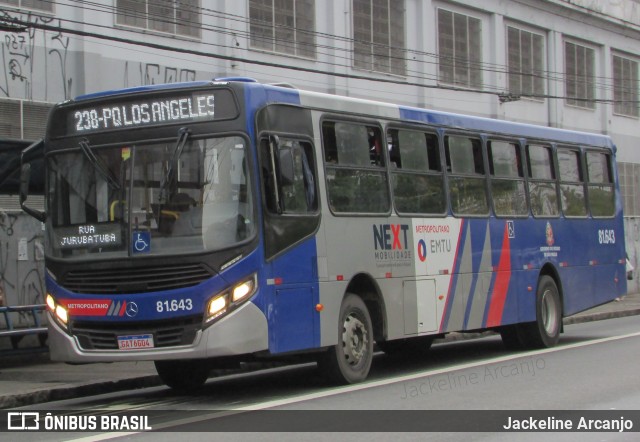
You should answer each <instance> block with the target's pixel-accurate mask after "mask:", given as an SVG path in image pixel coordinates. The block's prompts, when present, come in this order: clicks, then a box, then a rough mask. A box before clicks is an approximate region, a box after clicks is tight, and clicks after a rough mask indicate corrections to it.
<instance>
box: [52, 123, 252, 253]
mask: <svg viewBox="0 0 640 442" xmlns="http://www.w3.org/2000/svg"><path fill="white" fill-rule="evenodd" d="M183 135H184V134H181V136H180V137H179V139H178V141H177V142H176V140H175V139H174V140H169V141H167V142H166V143H157V142H154V143H153V144H144V143H139V144H133V145H122V146H115V147H114V146H110V147H100V146H89V144H88V143H87V142H86V141H82V142H81V143H80V146H78V149H77V150H74V151H66V152H64V153H59V154H55V155H51V156H49V157H48V159H47V161H48V168H47V169H48V173H49V177H48V182H49V192H48V200H47V203H48V213H49V216H48V221H47V229H46V231H47V240H48V247H47V249H48V253H49V255H50V256H52V257H59V258H80V257H81V258H83V259H92V258H95V259H104V258H108V257H127V256H147V255H170V254H177V253H180V254H182V253H196V252H202V251H210V250H218V249H223V248H226V247H229V246H232V245H234V244H237V243H239V242H242V241H244V240H246V239H248V238H251V237H252V236H253V235H254V234H255V214H254V213H253V211H254V204H253V195H252V192H251V185H250V182H249V181H250V180H249V176H248V170H249V168H248V167H247V164H246V158H247V154H246V145H245V141H244V139H243V138H241V137H218V138H204V139H190V138H189V137H188V134H187V135H184V136H183ZM70 147H72V146H70Z"/></svg>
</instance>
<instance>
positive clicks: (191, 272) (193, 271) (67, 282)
mask: <svg viewBox="0 0 640 442" xmlns="http://www.w3.org/2000/svg"><path fill="white" fill-rule="evenodd" d="M212 276H213V272H212V271H211V270H209V269H208V268H206V267H205V266H204V265H201V264H184V265H180V264H175V265H171V266H156V267H142V268H114V269H111V268H110V269H96V270H73V271H70V272H68V273H67V274H66V275H65V276H64V277H63V279H62V280H61V281H59V283H60V284H61V285H62V286H63V287H64V288H66V289H67V290H70V291H72V292H75V293H91V294H127V293H145V292H153V291H160V290H173V289H180V288H185V287H191V286H194V285H197V284H200V283H201V282H203V281H206V280H207V279H209V278H211V277H212Z"/></svg>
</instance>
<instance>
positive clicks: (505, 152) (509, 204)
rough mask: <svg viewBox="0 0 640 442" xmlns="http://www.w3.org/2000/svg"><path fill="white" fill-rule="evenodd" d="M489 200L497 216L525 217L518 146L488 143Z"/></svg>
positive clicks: (497, 142) (496, 142) (524, 200)
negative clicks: (490, 199)
mask: <svg viewBox="0 0 640 442" xmlns="http://www.w3.org/2000/svg"><path fill="white" fill-rule="evenodd" d="M487 154H488V156H489V170H490V172H491V198H492V202H493V209H494V211H495V214H496V215H497V216H526V215H527V210H528V209H527V198H526V195H525V191H524V174H523V172H522V161H521V158H520V145H519V144H517V143H512V142H507V141H488V142H487Z"/></svg>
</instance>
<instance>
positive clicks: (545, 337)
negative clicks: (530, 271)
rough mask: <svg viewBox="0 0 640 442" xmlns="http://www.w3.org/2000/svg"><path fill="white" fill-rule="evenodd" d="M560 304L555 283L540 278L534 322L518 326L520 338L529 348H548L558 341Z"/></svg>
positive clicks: (549, 278)
mask: <svg viewBox="0 0 640 442" xmlns="http://www.w3.org/2000/svg"><path fill="white" fill-rule="evenodd" d="M561 328H562V303H561V302H560V293H559V292H558V287H557V286H556V283H555V281H554V280H553V278H551V277H550V276H546V275H544V276H541V277H540V279H539V280H538V289H537V292H536V320H535V322H530V323H526V324H522V325H521V326H520V331H521V333H520V337H521V340H522V341H523V343H525V344H526V346H527V347H530V348H549V347H553V346H555V345H556V344H557V343H558V341H559V340H560V329H561Z"/></svg>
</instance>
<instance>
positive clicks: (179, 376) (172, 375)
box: [154, 359, 211, 391]
mask: <svg viewBox="0 0 640 442" xmlns="http://www.w3.org/2000/svg"><path fill="white" fill-rule="evenodd" d="M154 363H155V366H156V371H157V372H158V376H160V379H161V380H162V382H164V383H165V384H166V385H167V386H169V387H171V388H173V389H174V390H181V391H193V390H196V389H198V388H199V387H201V386H202V385H204V383H205V382H206V381H207V379H208V378H209V373H210V371H211V369H210V367H209V364H208V362H207V361H206V360H204V359H202V360H201V359H189V360H185V361H155V362H154Z"/></svg>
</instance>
